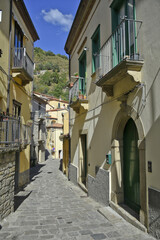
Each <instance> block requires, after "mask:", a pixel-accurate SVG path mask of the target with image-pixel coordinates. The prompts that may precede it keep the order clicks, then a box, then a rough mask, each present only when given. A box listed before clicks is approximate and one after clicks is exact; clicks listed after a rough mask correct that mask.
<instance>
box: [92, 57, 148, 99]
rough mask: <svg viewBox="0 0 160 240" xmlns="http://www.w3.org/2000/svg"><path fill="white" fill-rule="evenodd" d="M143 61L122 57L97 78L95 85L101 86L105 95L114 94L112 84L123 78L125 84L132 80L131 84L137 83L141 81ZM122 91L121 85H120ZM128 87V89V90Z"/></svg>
mask: <svg viewBox="0 0 160 240" xmlns="http://www.w3.org/2000/svg"><path fill="white" fill-rule="evenodd" d="M143 64H144V62H143V61H142V60H141V61H135V60H129V59H124V60H123V61H121V62H120V63H119V64H118V65H117V66H115V67H114V68H113V69H112V70H110V71H109V72H108V73H106V74H105V75H103V76H101V77H100V79H99V80H97V82H96V85H97V86H99V87H102V90H103V91H104V92H105V93H106V94H107V96H109V97H112V96H114V95H115V94H114V86H115V85H116V84H117V83H118V82H120V81H122V80H124V81H125V84H124V82H123V84H124V85H126V84H128V82H129V81H130V82H132V85H133V84H135V85H136V84H137V83H139V82H141V69H142V67H143ZM121 89H122V92H123V87H122V86H121ZM129 90H130V89H128V91H129Z"/></svg>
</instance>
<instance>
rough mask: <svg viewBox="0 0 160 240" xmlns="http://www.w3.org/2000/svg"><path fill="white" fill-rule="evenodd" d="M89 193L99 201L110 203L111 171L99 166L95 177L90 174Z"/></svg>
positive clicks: (105, 203)
mask: <svg viewBox="0 0 160 240" xmlns="http://www.w3.org/2000/svg"><path fill="white" fill-rule="evenodd" d="M88 195H89V196H90V197H91V198H93V199H94V200H95V201H97V202H100V203H102V204H104V205H106V206H108V205H109V171H106V170H104V169H102V168H99V170H98V172H97V175H96V177H95V178H94V177H92V176H91V175H89V174H88Z"/></svg>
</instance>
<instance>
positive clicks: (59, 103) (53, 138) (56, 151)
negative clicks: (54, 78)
mask: <svg viewBox="0 0 160 240" xmlns="http://www.w3.org/2000/svg"><path fill="white" fill-rule="evenodd" d="M67 107H68V102H67V101H64V100H61V99H56V98H53V97H52V98H51V97H50V99H48V104H47V105H46V112H47V113H48V124H47V143H48V145H47V146H48V147H47V148H48V150H49V151H50V152H51V153H52V155H53V157H54V158H56V159H60V158H62V155H63V142H62V141H61V140H60V138H59V137H60V136H61V135H62V133H63V120H62V115H63V114H64V113H66V112H67V111H68V108H67Z"/></svg>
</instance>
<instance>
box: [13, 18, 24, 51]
mask: <svg viewBox="0 0 160 240" xmlns="http://www.w3.org/2000/svg"><path fill="white" fill-rule="evenodd" d="M14 46H15V48H22V47H23V32H22V30H21V28H20V26H19V25H18V23H17V22H15V37H14Z"/></svg>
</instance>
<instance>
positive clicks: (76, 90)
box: [69, 77, 87, 103]
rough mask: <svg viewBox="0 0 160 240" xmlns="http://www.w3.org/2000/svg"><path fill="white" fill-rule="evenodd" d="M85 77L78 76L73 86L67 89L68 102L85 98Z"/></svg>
mask: <svg viewBox="0 0 160 240" xmlns="http://www.w3.org/2000/svg"><path fill="white" fill-rule="evenodd" d="M86 98H87V96H86V79H85V78H83V77H79V78H78V79H77V80H76V81H75V82H74V83H73V87H72V88H71V89H70V90H69V102H70V103H72V102H75V101H77V100H78V99H86Z"/></svg>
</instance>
